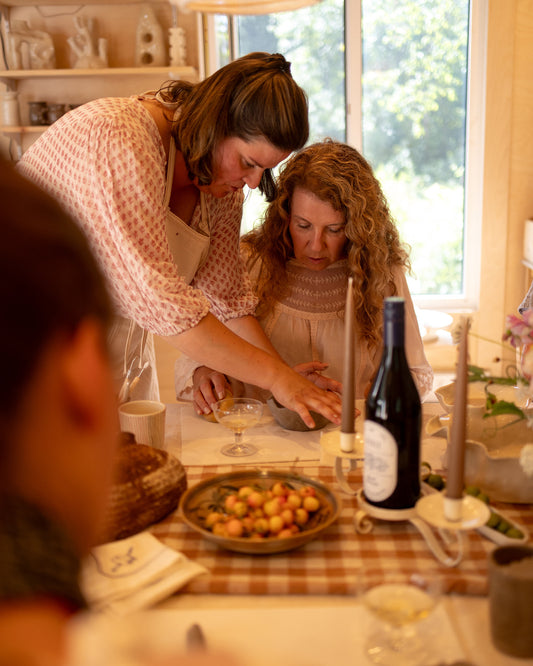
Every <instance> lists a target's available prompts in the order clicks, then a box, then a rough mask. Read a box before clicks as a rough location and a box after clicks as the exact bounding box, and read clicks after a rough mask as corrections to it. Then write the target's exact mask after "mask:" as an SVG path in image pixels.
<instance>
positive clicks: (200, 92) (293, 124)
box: [160, 52, 309, 199]
mask: <svg viewBox="0 0 533 666" xmlns="http://www.w3.org/2000/svg"><path fill="white" fill-rule="evenodd" d="M160 93H161V95H162V97H163V99H165V100H166V101H169V102H178V103H179V105H180V115H179V118H178V120H177V121H176V123H175V126H174V128H173V136H174V138H175V140H176V145H177V147H178V149H179V150H180V151H181V153H182V155H183V157H184V159H185V163H186V164H187V168H188V170H189V176H190V177H191V178H193V177H197V178H198V180H199V183H200V184H201V185H207V184H209V183H210V182H211V181H212V178H213V155H214V151H215V149H216V147H217V145H218V144H219V143H220V141H222V140H223V139H225V138H228V137H238V138H240V139H243V140H244V141H250V140H251V139H254V138H258V137H263V138H265V139H266V140H267V141H269V142H270V143H271V144H272V145H273V146H275V147H276V148H279V149H280V150H284V151H289V152H292V151H294V150H299V149H300V148H302V147H303V146H304V145H305V143H306V142H307V139H308V137H309V121H308V107H307V97H306V94H305V92H304V91H303V90H302V88H300V87H299V86H298V85H297V84H296V82H295V81H294V79H293V78H292V75H291V73H290V63H288V62H287V61H286V60H285V58H284V57H283V56H282V55H280V54H279V53H276V54H270V53H262V52H257V53H249V54H248V55H246V56H243V57H242V58H238V59H237V60H234V61H233V62H231V63H230V64H229V65H226V66H224V67H222V68H220V69H219V70H218V71H216V72H215V73H214V74H212V75H211V76H209V77H207V78H206V79H204V80H203V81H201V82H200V83H197V84H196V85H193V84H191V83H187V82H185V81H177V82H174V83H171V84H168V85H167V86H166V87H164V88H162V90H161V91H160ZM259 189H260V191H261V192H262V193H263V194H265V195H266V197H267V199H269V198H270V197H271V196H272V194H273V192H274V183H273V178H272V174H271V173H270V170H269V169H267V170H265V172H264V174H263V178H262V180H261V183H260V184H259Z"/></svg>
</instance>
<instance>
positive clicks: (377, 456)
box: [363, 420, 398, 502]
mask: <svg viewBox="0 0 533 666" xmlns="http://www.w3.org/2000/svg"><path fill="white" fill-rule="evenodd" d="M364 440H365V462H364V468H363V490H364V493H365V497H366V498H367V499H368V500H370V501H371V502H383V501H384V500H386V499H388V498H389V497H390V496H391V495H392V493H393V492H394V489H395V488H396V485H397V483H398V446H397V444H396V440H395V439H394V437H393V436H392V435H391V434H390V432H389V431H388V430H387V429H386V428H384V427H383V426H382V425H380V424H379V423H376V422H375V421H369V420H366V421H365V425H364Z"/></svg>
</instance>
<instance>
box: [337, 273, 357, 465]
mask: <svg viewBox="0 0 533 666" xmlns="http://www.w3.org/2000/svg"><path fill="white" fill-rule="evenodd" d="M343 370H344V371H343V375H342V420H341V440H340V441H341V450H342V451H346V452H350V451H353V448H354V445H355V372H354V371H355V314H354V306H353V278H352V277H349V278H348V289H347V291H346V307H345V308H344V367H343Z"/></svg>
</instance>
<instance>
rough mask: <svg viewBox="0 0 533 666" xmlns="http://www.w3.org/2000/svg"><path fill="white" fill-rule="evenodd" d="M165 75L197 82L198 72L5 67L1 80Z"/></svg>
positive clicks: (116, 68) (1, 73)
mask: <svg viewBox="0 0 533 666" xmlns="http://www.w3.org/2000/svg"><path fill="white" fill-rule="evenodd" d="M152 74H153V75H154V76H155V75H159V76H161V75H163V76H166V77H168V78H170V79H185V80H187V81H193V82H196V81H197V80H198V72H197V71H196V69H195V68H194V67H170V66H168V67H109V68H106V69H5V70H0V81H2V82H3V83H8V82H9V81H22V80H24V79H54V78H55V79H61V78H74V77H76V78H78V77H100V78H102V77H106V78H108V77H113V76H144V75H152Z"/></svg>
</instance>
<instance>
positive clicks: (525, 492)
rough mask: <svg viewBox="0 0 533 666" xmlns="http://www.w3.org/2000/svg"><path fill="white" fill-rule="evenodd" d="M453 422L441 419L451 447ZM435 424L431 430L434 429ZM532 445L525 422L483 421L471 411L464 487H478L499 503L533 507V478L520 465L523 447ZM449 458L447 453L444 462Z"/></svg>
mask: <svg viewBox="0 0 533 666" xmlns="http://www.w3.org/2000/svg"><path fill="white" fill-rule="evenodd" d="M452 421H453V415H452V414H448V415H446V416H445V417H443V418H442V417H441V418H439V422H440V423H441V425H442V426H443V428H444V430H445V434H446V437H447V440H448V444H449V442H450V432H451V426H452ZM432 422H433V419H432ZM432 422H430V424H428V427H429V426H430V425H433V423H432ZM433 430H436V426H435V428H434V429H433ZM532 443H533V431H532V430H531V428H529V427H528V425H527V422H526V421H524V420H521V421H516V417H515V416H514V415H513V414H501V415H499V416H490V417H488V418H486V419H484V418H483V415H482V413H477V412H470V411H469V412H468V413H467V417H466V443H465V471H464V480H465V484H466V485H471V486H478V487H479V488H481V489H482V490H483V492H485V493H486V494H487V495H488V496H489V497H490V499H491V500H494V501H497V502H514V503H517V504H530V503H532V502H533V478H531V477H529V476H527V474H526V473H525V471H524V469H523V468H522V466H521V464H520V453H521V450H522V447H523V446H525V445H526V444H532ZM447 456H448V451H446V455H445V459H447ZM445 464H447V463H446V462H445Z"/></svg>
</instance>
